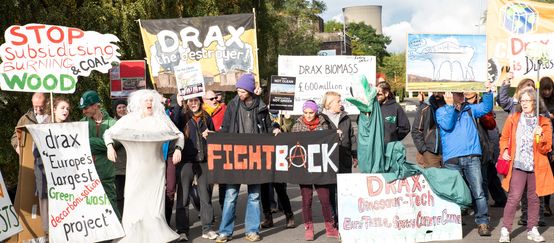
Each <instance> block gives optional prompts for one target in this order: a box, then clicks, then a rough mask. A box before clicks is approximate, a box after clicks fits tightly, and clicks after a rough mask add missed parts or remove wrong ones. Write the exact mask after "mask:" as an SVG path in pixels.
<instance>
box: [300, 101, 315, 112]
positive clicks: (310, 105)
mask: <svg viewBox="0 0 554 243" xmlns="http://www.w3.org/2000/svg"><path fill="white" fill-rule="evenodd" d="M307 108H310V109H312V111H313V112H315V113H317V110H318V109H317V104H316V103H315V101H313V100H306V102H304V105H303V106H302V111H304V110H305V109H307Z"/></svg>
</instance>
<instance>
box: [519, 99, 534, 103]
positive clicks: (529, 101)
mask: <svg viewBox="0 0 554 243" xmlns="http://www.w3.org/2000/svg"><path fill="white" fill-rule="evenodd" d="M519 102H521V103H531V102H533V100H520V101H519Z"/></svg>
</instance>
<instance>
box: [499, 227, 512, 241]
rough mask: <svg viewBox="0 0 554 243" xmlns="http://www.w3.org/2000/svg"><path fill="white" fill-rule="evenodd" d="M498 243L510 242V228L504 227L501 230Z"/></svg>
mask: <svg viewBox="0 0 554 243" xmlns="http://www.w3.org/2000/svg"><path fill="white" fill-rule="evenodd" d="M498 242H510V232H509V231H508V228H506V227H502V229H500V239H498Z"/></svg>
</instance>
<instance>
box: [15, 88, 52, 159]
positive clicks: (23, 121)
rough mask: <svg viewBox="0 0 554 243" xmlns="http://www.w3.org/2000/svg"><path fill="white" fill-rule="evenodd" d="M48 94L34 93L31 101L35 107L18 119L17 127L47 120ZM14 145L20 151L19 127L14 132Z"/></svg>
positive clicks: (17, 151)
mask: <svg viewBox="0 0 554 243" xmlns="http://www.w3.org/2000/svg"><path fill="white" fill-rule="evenodd" d="M46 101H47V99H46V96H44V93H33V96H32V98H31V102H32V104H33V108H32V109H30V110H29V111H27V113H25V114H24V115H23V116H21V118H19V121H17V125H16V126H15V127H16V128H17V127H21V126H25V125H29V124H40V123H43V122H44V121H46V120H47V115H46V114H45V112H44V111H45V108H46V107H45V106H46ZM11 143H12V147H13V149H14V150H15V152H16V153H17V154H19V153H20V151H19V141H18V138H17V129H16V130H15V131H14V132H13V135H12V139H11Z"/></svg>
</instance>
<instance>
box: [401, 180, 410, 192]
mask: <svg viewBox="0 0 554 243" xmlns="http://www.w3.org/2000/svg"><path fill="white" fill-rule="evenodd" d="M402 188H405V189H406V192H409V191H410V184H408V180H406V179H403V180H400V184H398V193H402Z"/></svg>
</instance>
